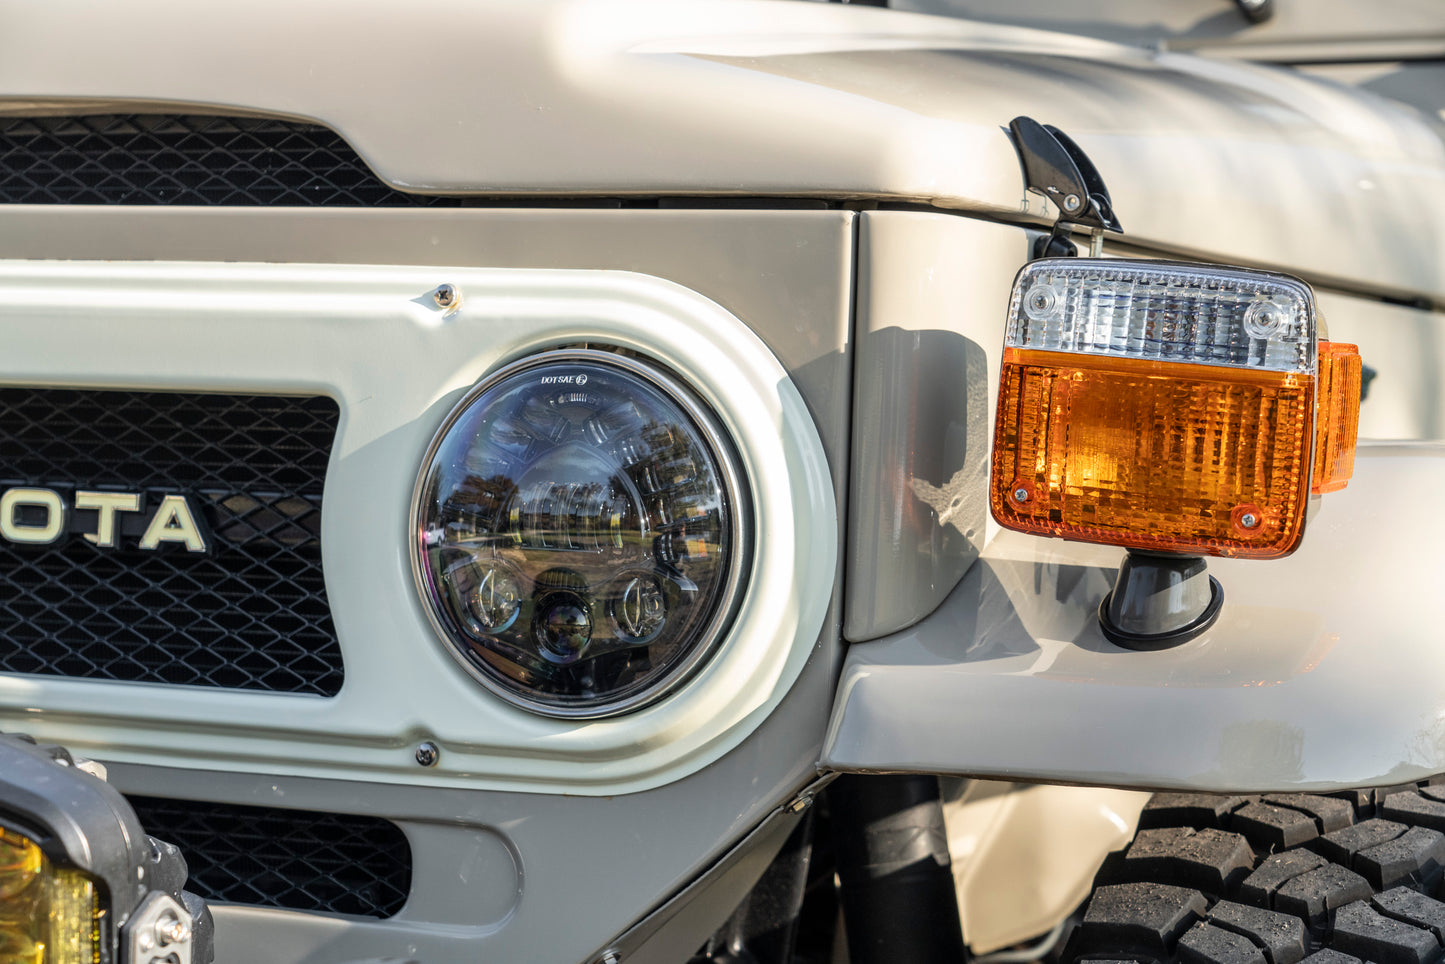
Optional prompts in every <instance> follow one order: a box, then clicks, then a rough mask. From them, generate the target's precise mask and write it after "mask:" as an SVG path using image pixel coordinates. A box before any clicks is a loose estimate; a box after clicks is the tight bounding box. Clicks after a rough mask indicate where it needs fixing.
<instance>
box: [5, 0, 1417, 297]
mask: <svg viewBox="0 0 1445 964" xmlns="http://www.w3.org/2000/svg"><path fill="white" fill-rule="evenodd" d="M0 23H3V24H4V25H5V30H4V31H3V32H0V108H3V109H5V110H10V111H16V110H27V111H36V110H40V111H45V110H55V109H76V110H87V111H95V110H114V109H121V110H134V109H136V108H137V106H138V105H140V106H146V105H148V106H149V107H151V108H155V107H157V105H171V109H174V105H176V104H189V105H195V106H199V107H200V108H202V109H206V110H212V111H241V112H247V111H250V112H262V113H271V114H278V115H283V116H289V117H295V118H309V119H315V120H317V121H320V122H322V123H324V124H327V125H329V126H331V127H334V128H335V129H336V130H337V131H339V132H340V133H341V134H342V135H343V136H344V137H346V138H347V140H349V141H350V142H351V143H352V144H353V145H354V146H355V147H356V148H357V149H358V150H359V151H360V153H361V154H362V156H363V157H364V158H365V159H366V160H367V161H368V162H369V163H370V164H372V165H373V166H374V167H375V169H376V170H377V171H378V172H379V174H380V175H381V176H382V177H383V178H385V179H386V180H388V181H390V182H391V183H393V184H394V185H396V186H399V187H403V188H407V189H413V190H421V191H447V192H462V193H473V194H481V195H530V196H538V195H553V196H565V197H578V196H585V195H594V196H595V195H604V196H619V195H646V196H658V195H724V196H745V197H764V196H786V197H793V198H796V197H827V198H835V199H848V198H868V199H874V200H876V199H901V200H910V201H919V202H925V203H931V204H935V205H938V206H941V207H948V208H959V209H968V210H974V211H983V212H988V213H990V214H991V215H995V216H1000V217H1010V218H1039V217H1048V216H1049V212H1048V211H1046V210H1045V209H1044V208H1045V204H1044V202H1042V201H1040V200H1036V199H1035V200H1029V199H1026V198H1025V197H1024V195H1023V192H1022V184H1021V182H1020V178H1019V171H1018V162H1017V158H1016V157H1015V154H1014V151H1013V147H1012V145H1011V144H1010V142H1009V140H1008V138H1007V137H1006V136H1005V135H1004V133H1003V126H1004V125H1006V124H1007V122H1008V120H1009V119H1010V118H1011V117H1013V116H1015V115H1017V114H1030V115H1034V116H1036V117H1037V118H1039V119H1040V120H1043V121H1046V122H1053V123H1058V124H1060V125H1062V126H1064V127H1065V128H1066V129H1067V130H1068V131H1069V132H1070V134H1071V135H1072V136H1073V137H1074V138H1075V139H1076V140H1077V141H1078V142H1079V143H1080V144H1081V145H1082V146H1083V148H1084V149H1085V150H1086V151H1088V152H1089V154H1090V156H1091V157H1092V158H1093V159H1094V161H1095V163H1096V164H1097V165H1098V167H1099V169H1100V171H1101V172H1103V174H1104V176H1105V178H1106V179H1107V180H1108V181H1109V182H1110V184H1111V185H1112V190H1113V197H1114V201H1115V208H1116V210H1117V211H1118V213H1119V215H1120V217H1121V218H1122V220H1123V222H1124V224H1125V226H1126V227H1127V228H1128V230H1129V232H1130V235H1131V237H1133V238H1134V239H1135V240H1136V241H1138V242H1140V243H1144V244H1148V245H1152V246H1156V247H1158V248H1159V249H1160V250H1167V251H1171V252H1176V253H1182V254H1186V255H1188V254H1190V253H1196V254H1206V255H1212V256H1214V257H1217V258H1220V259H1224V260H1230V261H1234V262H1244V263H1250V264H1258V265H1262V266H1273V267H1277V268H1280V269H1284V270H1293V271H1296V272H1301V273H1305V274H1307V275H1310V276H1312V277H1320V278H1324V277H1329V278H1335V279H1341V280H1343V281H1345V282H1347V283H1348V284H1350V285H1356V286H1360V287H1368V288H1371V289H1374V290H1381V291H1389V292H1394V293H1399V294H1409V295H1419V296H1423V297H1427V298H1430V299H1433V300H1437V301H1438V300H1441V299H1445V277H1442V272H1441V270H1440V258H1439V251H1440V250H1441V248H1442V246H1445V235H1442V232H1445V190H1442V187H1445V144H1442V142H1441V140H1440V138H1439V137H1438V135H1437V134H1436V133H1435V132H1434V131H1433V130H1432V129H1431V128H1430V127H1429V126H1428V125H1427V124H1425V123H1424V122H1423V121H1422V119H1421V118H1420V116H1419V115H1418V114H1416V113H1414V112H1413V111H1408V110H1404V109H1394V108H1391V107H1390V106H1389V105H1387V104H1385V103H1384V102H1382V101H1380V100H1378V99H1376V98H1371V97H1362V96H1358V95H1356V94H1355V93H1354V92H1351V91H1349V90H1346V89H1341V88H1338V87H1336V86H1333V85H1328V84H1323V83H1319V82H1316V81H1313V80H1311V79H1309V78H1306V77H1303V76H1300V75H1298V74H1294V73H1290V72H1283V71H1274V70H1270V69H1266V68H1260V67H1255V66H1252V65H1247V64H1235V63H1224V62H1218V61H1209V60H1204V59H1201V58H1196V57H1191V56H1187V55H1182V54H1177V53H1170V52H1159V51H1156V50H1153V49H1149V50H1146V49H1143V48H1138V47H1129V46H1122V45H1111V44H1107V43H1104V42H1101V41H1095V40H1091V39H1087V38H1080V37H1072V36H1068V35H1065V34H1051V33H1045V32H1041V31H1032V30H1028V29H1025V28H1016V27H1007V26H999V25H990V24H978V23H970V22H967V21H962V20H957V19H952V18H947V17H926V16H922V15H917V14H905V13H900V12H896V11H888V10H876V9H861V8H855V7H853V6H852V5H842V4H820V3H796V4H792V3H777V2H758V0H693V2H677V0H603V2H599V0H536V2H529V3H516V2H514V0H468V2H458V0H420V2H418V3H413V4H408V5H406V6H398V5H396V4H393V3H386V2H382V0H363V2H359V3H358V2H344V3H343V2H341V0H329V2H321V3H306V4H295V3H288V2H286V0H257V2H255V3H251V4H247V5H245V6H244V7H229V6H214V5H187V4H181V3H177V2H175V0H136V2H134V3H129V4H126V5H124V6H115V5H112V6H105V5H102V6H99V7H97V6H96V5H94V4H91V3H86V2H84V0H55V2H51V3H47V4H44V5H37V4H34V3H29V2H25V0H5V2H3V3H0ZM56 51H64V52H65V55H64V56H57V55H56Z"/></svg>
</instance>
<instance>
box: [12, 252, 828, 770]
mask: <svg viewBox="0 0 1445 964" xmlns="http://www.w3.org/2000/svg"><path fill="white" fill-rule="evenodd" d="M443 282H446V283H450V284H453V285H455V286H456V287H457V288H458V289H459V290H460V291H461V293H462V302H461V305H460V307H458V308H456V309H454V310H451V311H449V312H445V313H444V312H442V311H441V310H439V309H438V308H437V307H436V304H435V301H434V300H433V298H432V292H433V290H434V289H435V287H436V286H437V285H438V284H440V283H443ZM137 331H144V332H145V333H146V334H147V336H149V337H145V338H139V337H136V332H137ZM0 337H3V340H4V343H5V346H6V350H5V352H4V356H3V358H0V380H3V382H4V383H5V384H8V385H26V384H32V385H55V386H70V385H75V386H104V387H106V388H121V387H135V388H158V389H188V390H210V391H255V392H316V393H321V394H326V395H330V396H332V397H334V398H335V399H336V400H337V402H338V404H339V405H340V408H341V423H340V427H339V429H338V434H337V439H336V444H335V446H334V448H333V451H332V456H331V464H330V467H329V470H328V473H327V480H326V501H325V506H324V508H323V515H322V545H323V547H324V548H323V552H324V561H325V566H326V587H327V595H328V597H329V601H330V603H331V607H332V613H333V617H334V619H335V623H336V630H337V636H338V640H339V642H340V645H341V650H342V655H343V659H344V661H345V665H346V680H345V683H344V685H343V686H342V689H341V692H340V693H339V694H338V695H337V696H335V697H333V698H329V699H323V698H317V697H306V696H292V695H281V694H274V693H250V692H238V691H226V690H216V689H207V688H193V687H175V686H167V687H159V686H153V685H147V684H132V683H113V682H112V683H107V682H101V681H96V680H75V679H65V678H57V677H43V676H18V675H14V676H5V677H4V678H0V727H3V728H4V729H14V728H23V729H24V730H25V731H26V732H28V733H30V734H32V735H34V736H36V737H37V738H40V739H45V740H52V741H55V742H57V743H61V744H64V745H66V746H68V747H72V748H74V749H76V750H77V751H78V752H81V753H83V754H85V755H90V756H98V757H102V758H104V759H105V760H106V761H107V762H115V763H132V764H152V765H158V766H171V767H182V768H193V769H206V768H214V767H217V766H225V767H228V768H231V769H233V770H235V771H237V772H250V773H257V774H290V775H296V776H314V777H330V778H333V779H349V780H357V781H393V782H405V783H407V784H411V785H414V786H430V787H470V788H478V789H514V790H516V789H522V790H536V791H549V792H558V793H560V792H567V793H574V794H618V793H626V792H630V791H637V790H642V789H646V788H649V787H656V786H660V785H662V784H666V783H669V782H672V781H675V780H677V779H679V778H681V777H683V776H686V775H687V774H689V773H693V772H695V771H697V770H698V769H700V768H702V767H704V766H706V765H707V764H709V763H711V762H714V761H716V760H717V759H718V758H719V757H721V756H722V755H724V754H725V753H726V752H727V751H728V750H730V749H732V748H733V747H735V746H737V745H738V743H739V742H741V741H742V740H743V739H744V738H745V737H746V736H747V735H748V734H749V733H750V732H752V731H753V730H754V729H755V728H756V727H757V726H758V725H759V723H760V722H761V721H762V720H763V719H764V718H765V717H766V716H767V715H768V714H769V713H770V712H771V711H772V710H773V709H775V708H776V707H777V706H778V704H779V703H780V702H781V701H782V700H783V698H784V697H785V696H786V695H787V693H788V691H789V688H790V686H791V685H792V683H793V681H794V679H795V678H796V677H797V675H798V673H799V671H800V669H801V668H802V665H803V663H804V662H805V661H806V660H807V659H808V658H809V657H810V655H812V653H813V651H814V646H815V643H816V641H817V639H818V636H819V633H820V631H821V630H822V627H823V622H824V618H825V614H826V612H827V608H828V606H829V601H830V599H831V596H832V592H833V588H834V585H835V562H836V554H837V525H838V523H837V510H836V507H835V504H834V498H833V490H832V483H831V479H830V475H829V470H828V465H827V461H826V459H825V457H824V454H823V451H822V445H821V442H820V441H819V439H818V434H817V430H816V429H815V427H814V423H813V419H812V417H811V415H810V414H809V413H808V410H807V408H806V406H805V405H804V402H803V400H802V398H801V397H800V396H799V394H798V392H797V389H796V388H795V387H794V385H793V382H792V380H791V379H790V378H789V377H788V375H787V373H786V372H785V370H784V369H783V367H782V366H781V365H780V364H779V363H778V361H777V360H776V359H775V358H774V356H773V355H772V353H771V352H769V351H768V349H767V348H766V346H764V345H763V343H762V342H761V341H760V340H759V339H758V338H757V336H756V335H754V334H753V333H752V332H751V331H750V330H749V329H748V328H747V327H746V326H745V325H743V323H742V322H741V321H739V320H738V319H737V318H736V317H735V316H733V315H732V314H730V313H728V312H727V311H725V310H723V309H722V308H720V307H719V306H718V305H717V304H716V303H714V302H712V301H709V300H707V299H705V298H703V297H702V296H700V295H698V294H696V293H695V292H693V291H691V290H689V289H687V288H683V287H682V286H680V285H676V284H673V283H671V282H667V281H663V280H661V279H658V278H654V277H650V276H646V275H639V274H631V273H626V272H604V271H564V270H550V271H549V270H515V269H477V268H452V267H449V268H401V267H388V266H375V265H372V266H355V265H351V266H348V265H255V264H251V265H244V264H214V263H188V264H178V263H152V264H144V263H131V264H96V263H85V262H0ZM582 342H588V343H591V344H594V345H608V344H610V345H614V346H618V347H623V348H629V349H632V350H635V351H637V352H639V353H642V354H644V355H647V356H649V357H651V358H653V359H655V360H657V361H660V362H662V363H663V364H664V365H666V366H668V367H670V368H671V369H672V370H673V371H675V372H677V373H678V374H679V375H680V376H681V377H682V378H683V379H684V380H685V381H687V382H688V383H689V385H690V386H691V387H692V388H693V389H694V390H696V391H697V393H698V394H699V396H700V397H701V398H702V399H704V400H705V401H706V402H707V403H708V404H709V405H710V406H711V407H712V408H713V409H714V411H715V412H716V413H717V415H718V417H719V419H720V421H721V423H722V424H723V426H724V427H725V429H726V430H727V431H728V432H729V434H730V435H731V437H732V438H733V440H734V442H735V443H736V446H737V450H738V456H739V459H740V463H741V465H742V468H743V472H744V474H745V475H746V476H747V479H748V484H749V485H750V487H751V496H752V503H753V508H754V513H755V515H754V518H755V523H756V526H757V531H758V532H759V533H765V534H766V538H759V539H757V540H756V541H755V547H754V554H753V563H752V569H751V572H750V573H749V574H748V579H747V589H746V590H745V593H744V596H743V602H742V604H741V609H740V611H739V614H738V616H737V617H736V619H735V621H734V623H733V625H732V628H731V630H730V631H729V633H728V634H727V636H726V637H725V639H724V641H723V642H722V643H721V645H720V648H719V650H718V652H717V653H716V654H715V655H714V656H713V657H712V659H711V660H710V661H709V662H708V663H707V664H706V666H705V667H704V668H703V669H701V670H700V671H699V672H698V673H697V674H696V675H695V676H694V677H693V678H692V679H691V680H690V681H688V682H687V683H686V684H685V685H683V686H682V687H680V688H679V689H678V690H677V691H675V692H674V693H673V694H672V695H671V696H669V697H667V698H666V699H664V700H662V701H661V702H659V703H657V704H655V705H653V706H651V707H648V708H646V709H643V710H640V711H637V712H635V713H630V714H627V715H626V716H622V717H618V718H614V719H609V720H596V721H583V722H567V721H561V720H549V719H544V718H541V717H538V716H536V715H534V714H531V713H528V712H526V711H524V710H520V709H517V708H514V707H511V706H509V705H507V704H505V703H503V702H502V701H501V700H499V699H497V698H496V697H494V696H492V695H491V694H489V693H488V692H487V691H486V690H485V689H483V688H482V687H481V686H479V685H478V684H477V683H476V681H475V680H473V679H471V677H469V676H468V675H467V674H466V673H465V672H463V671H462V669H461V667H460V666H458V665H457V663H456V661H455V660H453V659H452V658H451V656H450V655H449V652H450V650H449V647H448V646H447V644H445V643H444V642H443V641H442V640H440V639H439V638H437V636H436V634H435V633H434V632H433V631H432V629H431V627H430V625H428V623H427V620H426V617H425V615H424V613H423V611H422V607H421V603H420V600H419V598H418V597H417V595H416V590H415V586H414V582H413V579H412V575H411V571H410V561H409V553H408V527H407V515H408V509H409V505H410V501H411V493H412V487H413V484H414V482H415V479H416V473H417V471H418V470H419V467H420V463H421V459H422V455H423V453H424V452H425V450H426V447H427V444H428V443H429V442H430V441H431V438H432V435H433V433H434V432H435V430H436V428H437V426H438V425H439V424H440V422H441V420H442V418H443V417H444V415H445V414H446V413H447V412H448V411H449V410H450V408H451V407H452V405H453V404H454V403H455V402H456V400H457V398H458V396H459V395H460V394H461V393H462V392H463V391H464V390H465V389H466V388H467V387H469V386H471V385H472V384H474V383H475V382H476V381H478V380H479V379H480V378H481V377H482V376H483V375H485V374H486V373H487V372H489V371H492V370H495V369H496V368H497V367H499V366H501V365H503V364H505V363H507V362H510V361H512V360H515V359H517V358H520V357H524V356H526V355H528V354H531V353H533V352H536V351H539V350H542V349H544V348H550V347H555V346H560V345H567V344H578V343H582ZM156 344H162V345H164V346H165V349H164V350H163V351H156V350H154V348H153V347H152V346H154V345H156ZM220 344H224V345H225V349H226V350H225V351H218V350H217V346H218V345H220ZM283 344H284V345H285V346H286V349H287V350H285V351H277V350H276V349H275V346H277V345H283ZM11 491H12V492H14V491H16V490H11ZM161 517H165V516H164V513H162V514H159V515H158V518H161ZM167 518H168V517H167ZM152 528H154V526H153V527H152ZM165 531H166V538H171V537H178V538H179V537H181V533H178V532H174V531H171V530H170V529H167V530H165ZM162 695H163V696H164V699H161V698H159V697H160V696H162ZM180 733H184V734H186V739H178V738H177V735H178V734H180ZM422 740H432V741H434V742H435V743H437V744H438V745H439V746H440V747H441V760H440V762H439V763H438V764H437V766H435V767H432V768H429V769H426V770H422V769H421V768H419V767H417V765H416V763H415V762H414V760H413V751H414V748H415V746H416V744H417V743H418V742H420V741H422Z"/></svg>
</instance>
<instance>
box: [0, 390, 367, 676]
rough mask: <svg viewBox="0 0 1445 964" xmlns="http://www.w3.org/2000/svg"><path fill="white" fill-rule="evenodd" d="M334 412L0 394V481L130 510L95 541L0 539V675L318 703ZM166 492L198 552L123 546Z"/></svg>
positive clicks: (293, 405)
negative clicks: (255, 692)
mask: <svg viewBox="0 0 1445 964" xmlns="http://www.w3.org/2000/svg"><path fill="white" fill-rule="evenodd" d="M338 414H339V413H338V409H337V406H336V403H335V402H334V401H332V400H331V399H329V398H320V397H314V398H298V397H289V396H278V395H210V394H198V393H178V392H177V393H171V392H116V391H92V390H70V389H29V388H5V389H0V487H3V488H9V487H11V486H15V485H25V486H41V487H46V488H51V489H55V490H56V491H59V492H61V493H62V495H63V496H65V498H66V499H67V501H70V499H71V494H72V493H73V491H74V490H75V489H100V490H106V489H114V490H119V491H127V492H143V493H145V505H146V506H147V507H148V511H145V512H130V513H117V519H118V520H121V521H122V523H123V525H124V526H125V528H122V535H121V538H120V544H119V545H118V546H117V547H116V548H113V549H102V548H99V547H97V546H94V545H92V544H91V543H90V542H87V541H86V540H85V539H83V538H81V537H80V535H79V534H78V533H75V532H72V533H71V534H69V535H67V536H64V537H62V538H61V539H60V540H59V541H57V542H55V543H52V544H50V545H40V546H36V545H17V544H12V543H9V542H5V541H3V540H0V671H5V672H11V673H40V674H46V675H57V676H71V677H85V678H89V679H104V680H131V681H140V682H150V683H172V684H191V685H200V686H219V687H228V688H237V689H263V690H278V691H284V692H299V693H314V694H320V695H323V696H332V695H335V694H336V692H337V691H338V690H339V689H340V687H341V680H342V666H341V651H340V647H339V646H338V645H337V642H336V634H335V630H334V629H333V627H332V623H331V612H330V609H329V608H328V606H327V602H326V588H325V584H324V582H323V580H322V575H321V542H320V530H321V493H322V485H323V483H324V480H325V477H326V466H327V462H328V459H329V457H330V452H331V444H332V440H333V438H334V436H335V434H336V424H337V419H338ZM166 493H184V494H186V495H187V496H188V497H190V498H191V500H192V501H193V504H195V505H196V507H197V509H198V510H199V511H200V513H201V515H202V517H203V519H204V524H205V525H207V526H208V527H209V529H210V534H211V543H212V551H211V552H210V554H208V555H201V554H196V553H191V552H187V551H186V548H185V547H184V546H182V545H177V544H165V543H163V544H162V545H161V546H160V547H159V548H158V549H156V550H150V551H145V550H140V549H139V548H138V543H139V535H140V533H141V532H142V531H143V529H144V526H145V523H146V522H147V521H148V519H147V517H148V516H149V514H150V512H149V508H150V507H154V506H156V505H158V504H159V502H160V498H161V496H162V495H164V494H166ZM22 521H24V519H23V518H22ZM95 524H96V523H95V521H94V515H93V514H91V519H90V521H88V522H87V521H86V520H83V519H80V520H77V521H76V523H75V524H74V525H73V526H72V528H74V527H75V525H84V526H85V527H86V528H85V531H94V527H95ZM127 530H128V531H127Z"/></svg>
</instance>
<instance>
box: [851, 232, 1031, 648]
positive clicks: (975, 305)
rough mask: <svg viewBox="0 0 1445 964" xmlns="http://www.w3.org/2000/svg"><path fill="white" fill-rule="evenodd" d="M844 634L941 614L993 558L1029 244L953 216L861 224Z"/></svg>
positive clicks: (864, 635) (879, 630)
mask: <svg viewBox="0 0 1445 964" xmlns="http://www.w3.org/2000/svg"><path fill="white" fill-rule="evenodd" d="M859 222H860V225H859V237H858V289H857V290H858V295H857V312H858V320H857V330H858V335H857V339H856V347H855V356H854V357H855V362H854V373H853V380H854V389H853V398H854V412H855V415H854V421H853V449H852V451H853V468H852V473H853V474H852V489H851V498H850V503H849V528H848V584H847V585H848V591H847V592H846V593H845V596H844V598H845V599H846V600H847V613H846V618H845V622H844V635H845V636H846V637H847V638H848V639H850V640H853V641H855V642H856V641H861V640H867V639H874V638H876V637H878V636H882V635H886V634H888V633H892V632H897V631H898V630H900V629H902V628H904V627H906V626H909V625H911V624H913V623H914V622H916V621H918V620H919V619H921V618H922V617H923V616H925V615H927V614H928V613H931V612H933V610H934V609H936V608H938V605H939V603H941V602H942V601H943V600H944V598H946V597H947V596H948V594H949V592H951V591H952V590H953V587H954V586H955V585H957V583H958V580H959V578H960V577H961V576H962V575H963V573H964V570H966V569H967V568H968V567H969V566H970V565H971V564H972V563H973V561H974V560H975V559H977V558H978V554H979V551H980V550H981V549H982V547H983V544H984V541H985V537H986V533H987V527H988V494H987V491H986V487H987V480H988V451H989V440H990V438H991V436H992V434H993V405H994V397H995V396H996V395H997V393H998V358H999V347H1000V345H1001V344H1002V342H1003V321H1004V317H1005V315H1006V314H1007V310H1008V298H1009V291H1010V288H1011V285H1012V282H1013V277H1014V273H1015V272H1016V271H1017V270H1018V268H1019V266H1020V265H1021V264H1023V262H1024V260H1025V259H1026V258H1027V257H1028V245H1029V242H1030V238H1029V236H1028V235H1027V233H1026V232H1024V231H1022V230H1020V229H1018V228H1016V227H1011V226H1007V225H999V224H991V223H988V222H984V221H974V220H969V219H965V218H960V217H953V216H948V215H943V214H915V213H909V212H902V211H871V212H866V213H864V214H860V215H859Z"/></svg>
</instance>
